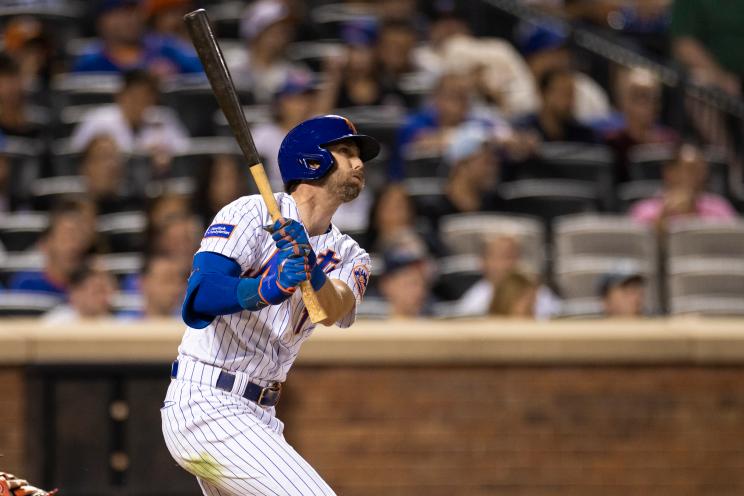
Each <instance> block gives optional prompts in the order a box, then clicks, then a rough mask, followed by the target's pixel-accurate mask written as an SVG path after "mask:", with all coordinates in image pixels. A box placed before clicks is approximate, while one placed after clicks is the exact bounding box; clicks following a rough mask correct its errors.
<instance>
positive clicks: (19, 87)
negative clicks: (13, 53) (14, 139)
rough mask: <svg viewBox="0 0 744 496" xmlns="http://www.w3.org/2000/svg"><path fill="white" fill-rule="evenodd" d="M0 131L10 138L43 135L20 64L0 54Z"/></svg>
mask: <svg viewBox="0 0 744 496" xmlns="http://www.w3.org/2000/svg"><path fill="white" fill-rule="evenodd" d="M0 109H1V110H2V111H0V131H2V132H3V133H5V134H6V135H8V136H22V137H26V138H35V137H38V136H39V135H40V134H41V125H40V124H39V122H38V116H36V118H34V115H33V108H32V107H30V106H29V105H28V100H27V98H26V94H25V92H24V88H23V78H22V77H21V69H20V67H19V66H18V63H17V62H16V61H15V60H13V59H12V58H11V57H9V56H8V55H5V54H3V53H0Z"/></svg>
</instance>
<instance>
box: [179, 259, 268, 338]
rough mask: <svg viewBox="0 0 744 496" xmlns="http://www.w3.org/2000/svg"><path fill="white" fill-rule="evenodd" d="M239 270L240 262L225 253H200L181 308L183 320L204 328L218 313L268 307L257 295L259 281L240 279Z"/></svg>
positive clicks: (191, 325) (194, 326) (190, 324)
mask: <svg viewBox="0 0 744 496" xmlns="http://www.w3.org/2000/svg"><path fill="white" fill-rule="evenodd" d="M240 271H241V269H240V265H238V263H237V262H236V261H235V260H233V259H231V258H228V257H226V256H224V255H220V254H219V253H214V252H199V253H197V254H196V256H195V257H194V265H193V270H192V272H191V277H189V283H188V287H187V289H186V298H185V299H184V302H183V307H182V309H181V316H182V318H183V321H184V322H185V323H186V324H187V325H188V326H189V327H193V328H195V329H203V328H205V327H207V326H208V325H209V323H210V322H212V320H214V318H215V317H216V316H217V315H229V314H232V313H237V312H240V311H242V310H258V309H259V308H262V307H263V306H265V303H264V302H262V301H261V299H260V297H258V284H259V280H258V279H252V278H241V277H240Z"/></svg>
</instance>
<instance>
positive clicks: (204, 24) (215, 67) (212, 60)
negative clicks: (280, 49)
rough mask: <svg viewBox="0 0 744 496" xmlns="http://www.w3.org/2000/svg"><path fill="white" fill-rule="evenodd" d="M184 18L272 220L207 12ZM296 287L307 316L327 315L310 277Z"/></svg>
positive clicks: (265, 183) (272, 206)
mask: <svg viewBox="0 0 744 496" xmlns="http://www.w3.org/2000/svg"><path fill="white" fill-rule="evenodd" d="M184 21H185V22H186V27H187V28H188V30H189V35H190V36H191V40H192V42H193V44H194V48H196V53H197V54H199V59H200V60H201V62H202V65H203V66H204V72H206V73H207V77H208V78H209V84H210V86H212V91H213V92H214V96H215V98H216V99H217V102H218V103H219V104H220V108H221V109H222V113H223V114H225V117H226V118H227V122H228V123H229V124H230V129H232V132H233V134H234V135H235V139H236V140H237V141H238V145H240V149H241V150H242V151H243V156H244V157H245V159H246V161H247V162H248V164H249V167H250V171H251V175H252V176H253V179H254V181H256V185H257V186H258V191H259V192H260V193H261V197H262V198H263V201H264V203H266V207H267V208H268V209H269V214H270V215H271V218H272V219H273V220H274V221H276V220H277V219H279V218H280V217H281V215H282V214H281V212H280V211H279V206H278V205H277V203H276V198H274V194H273V193H272V191H271V185H270V184H269V180H268V178H267V177H266V171H265V170H264V166H263V164H261V161H260V160H259V158H258V152H256V145H255V144H254V143H253V136H251V131H250V128H249V127H248V122H247V121H246V120H245V115H244V114H243V108H242V107H241V105H240V101H239V100H238V94H237V92H236V91H235V86H234V85H233V82H232V78H231V77H230V71H229V70H228V69H227V65H226V64H225V59H224V58H223V56H222V50H220V46H219V44H218V43H217V39H216V38H215V37H214V32H213V31H212V26H211V25H210V23H209V18H208V17H207V13H206V11H205V10H204V9H198V10H195V11H193V12H189V13H188V14H186V16H184ZM300 289H301V290H302V300H303V301H304V303H305V308H307V312H308V314H309V315H310V320H312V321H313V322H314V323H316V324H317V323H318V322H321V321H323V320H325V319H326V318H327V315H326V313H325V311H324V310H323V307H321V306H320V303H319V302H318V297H317V295H316V294H315V292H314V291H313V288H312V286H310V281H304V282H303V283H302V284H300Z"/></svg>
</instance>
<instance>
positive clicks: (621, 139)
mask: <svg viewBox="0 0 744 496" xmlns="http://www.w3.org/2000/svg"><path fill="white" fill-rule="evenodd" d="M619 104H620V110H621V111H622V115H621V127H620V128H619V129H617V130H615V131H612V132H610V133H609V134H608V135H607V137H606V142H607V144H608V145H609V146H610V147H611V148H612V150H613V152H614V154H615V174H614V176H615V182H616V183H619V182H624V181H628V180H630V174H629V171H628V152H629V151H630V150H631V149H632V148H633V147H634V146H638V145H648V144H656V143H666V144H672V143H675V142H676V141H677V134H676V133H675V132H674V130H672V129H669V128H667V127H665V126H663V125H661V124H660V123H659V113H660V110H661V86H660V83H659V80H658V78H657V77H656V76H655V75H654V74H653V73H651V72H650V71H648V70H647V69H642V68H639V67H636V68H633V69H630V70H628V71H626V72H625V73H624V74H622V76H621V78H620V86H619Z"/></svg>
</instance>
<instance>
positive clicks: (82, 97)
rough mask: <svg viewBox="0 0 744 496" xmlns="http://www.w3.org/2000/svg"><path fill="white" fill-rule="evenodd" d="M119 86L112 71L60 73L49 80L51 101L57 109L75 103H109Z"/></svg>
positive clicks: (117, 79)
mask: <svg viewBox="0 0 744 496" xmlns="http://www.w3.org/2000/svg"><path fill="white" fill-rule="evenodd" d="M120 87H121V76H120V75H118V74H114V73H109V72H107V73H74V72H69V73H62V74H57V75H56V76H55V77H54V79H52V82H51V90H52V102H54V104H55V107H56V108H57V109H62V108H65V107H69V106H76V105H94V104H102V103H111V102H113V101H114V96H115V95H116V93H117V92H118V91H119V88H120Z"/></svg>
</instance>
